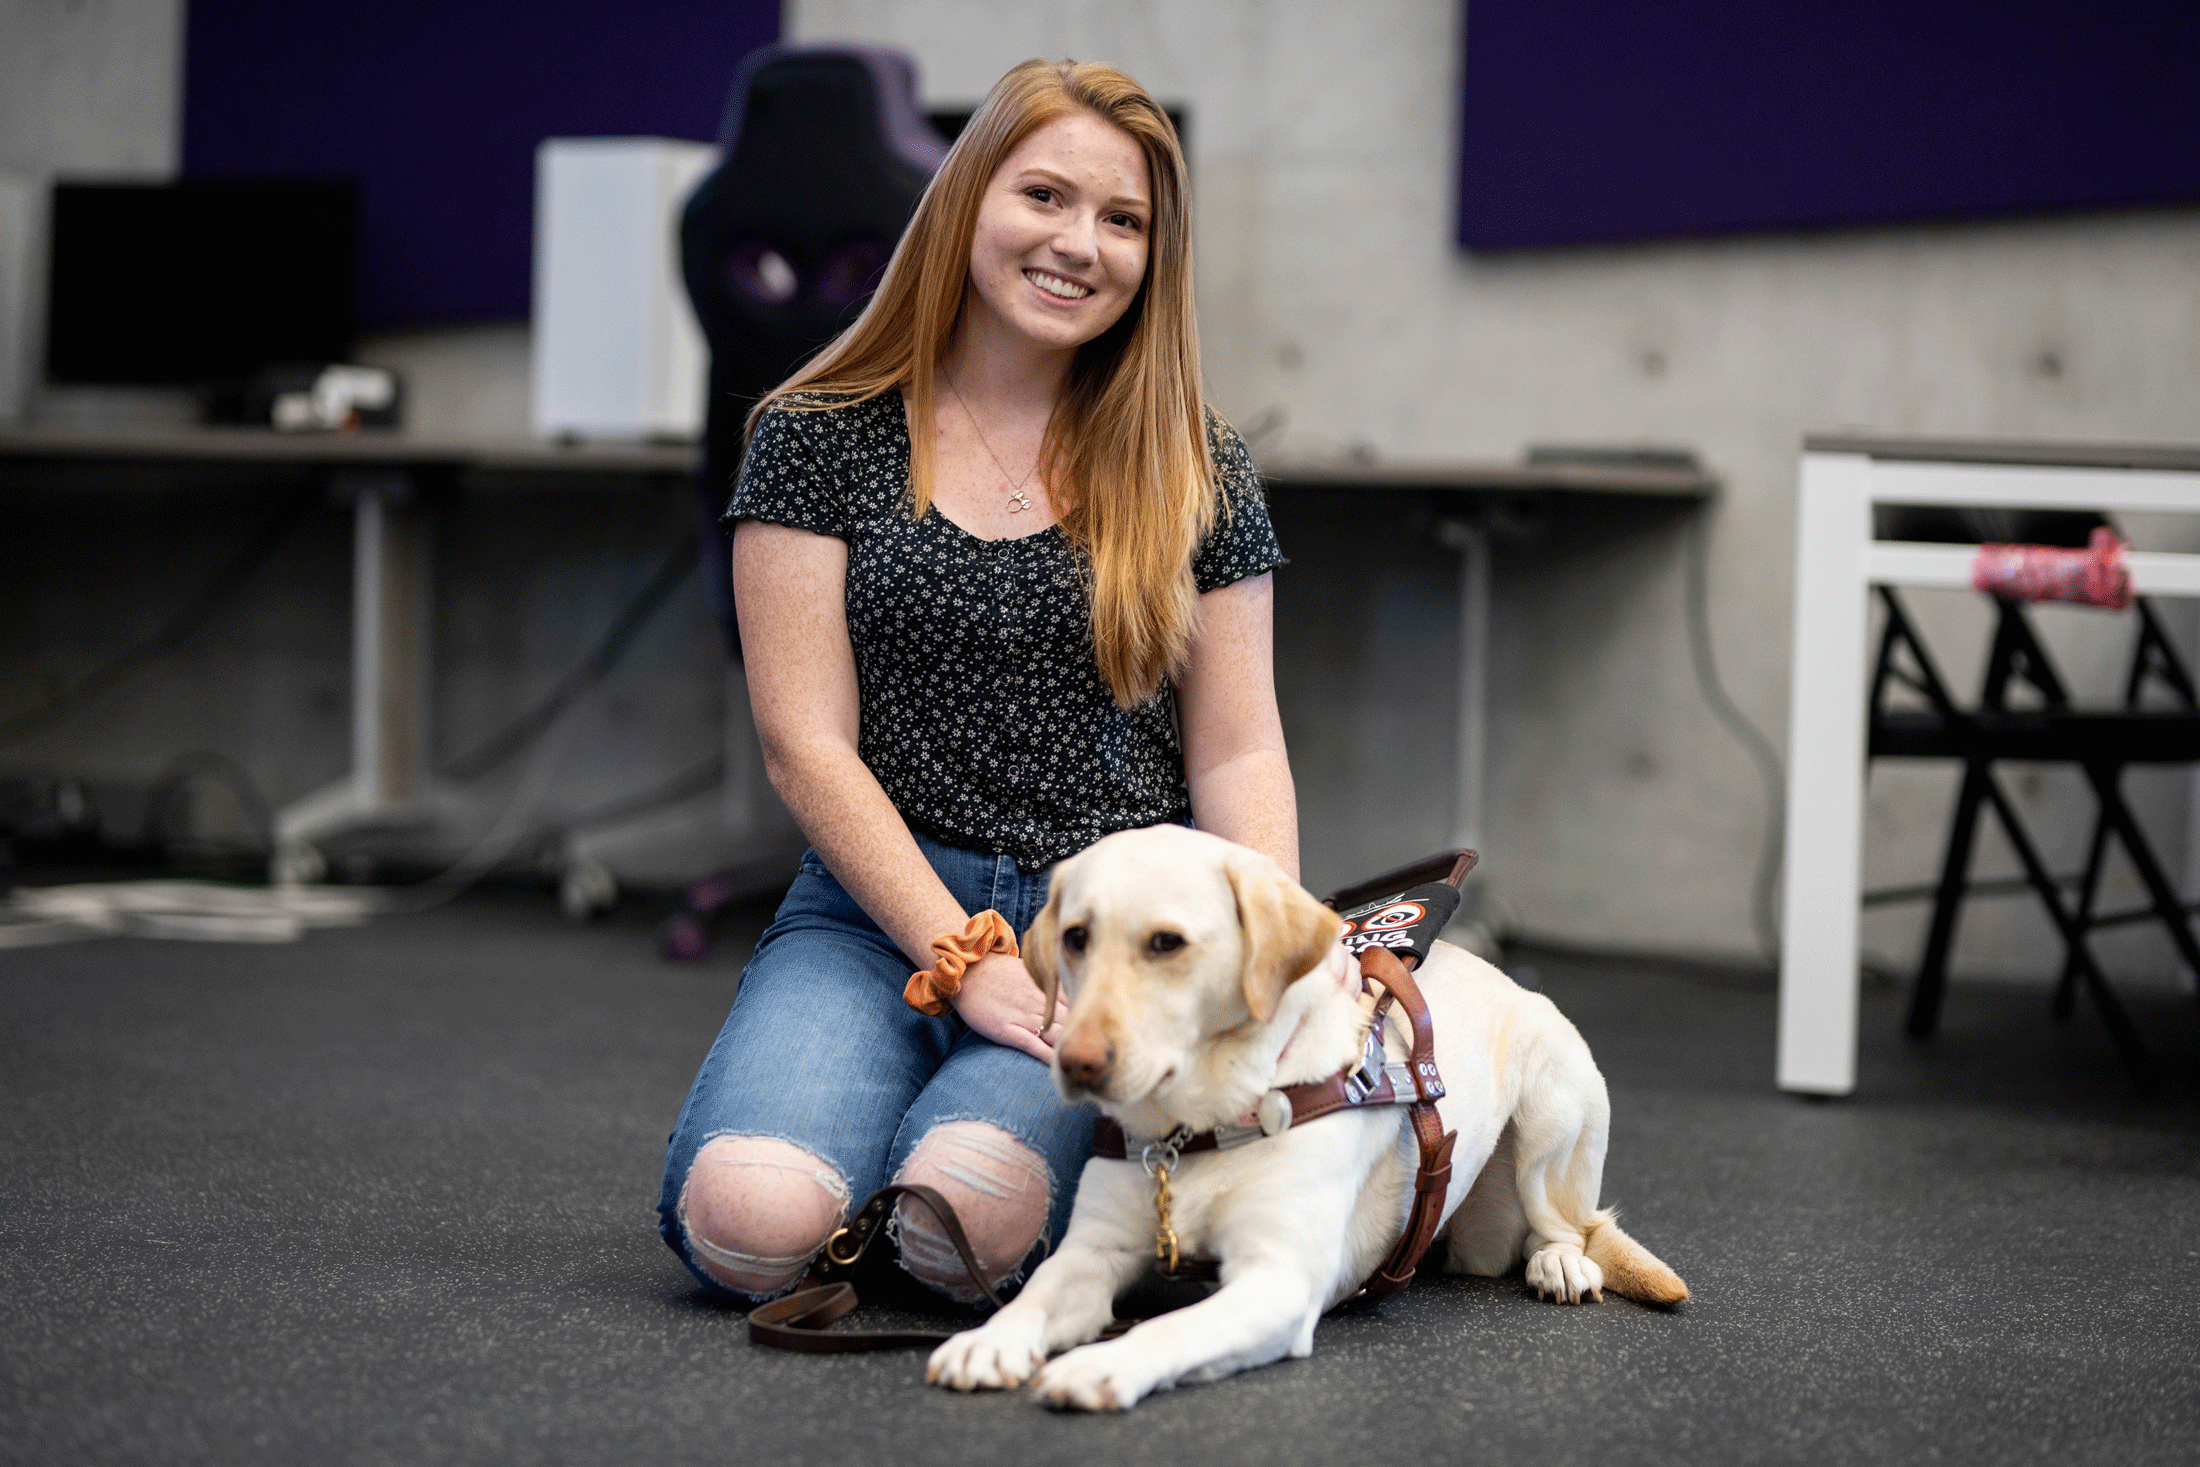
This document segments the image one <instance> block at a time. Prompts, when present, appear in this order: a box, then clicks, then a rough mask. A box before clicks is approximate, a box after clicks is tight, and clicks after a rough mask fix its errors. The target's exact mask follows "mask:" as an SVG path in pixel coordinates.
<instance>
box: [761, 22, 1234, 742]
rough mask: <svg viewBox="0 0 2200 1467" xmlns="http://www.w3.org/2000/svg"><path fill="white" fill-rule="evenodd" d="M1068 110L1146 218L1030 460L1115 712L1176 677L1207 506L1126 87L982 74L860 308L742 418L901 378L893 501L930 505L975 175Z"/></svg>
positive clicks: (1187, 384) (1186, 230)
mask: <svg viewBox="0 0 2200 1467" xmlns="http://www.w3.org/2000/svg"><path fill="white" fill-rule="evenodd" d="M1077 112H1089V113H1091V114H1093V115H1094V116H1096V117H1099V118H1100V119H1101V120H1102V121H1104V122H1107V123H1110V124H1112V125H1113V126H1115V127H1117V128H1119V129H1120V130H1122V131H1123V132H1124V133H1126V134H1127V135H1128V136H1129V137H1130V138H1131V139H1132V140H1133V141H1134V142H1136V143H1137V144H1138V145H1139V148H1140V150H1141V151H1142V152H1143V153H1144V154H1145V157H1146V172H1147V176H1148V178H1149V180H1150V186H1151V188H1152V190H1153V201H1152V202H1153V220H1152V224H1151V233H1150V234H1149V236H1148V248H1147V255H1146V279H1145V283H1144V285H1143V287H1142V288H1141V289H1140V291H1139V293H1138V295H1137V297H1136V298H1135V299H1134V300H1133V301H1132V302H1131V304H1130V307H1129V308H1128V309H1127V310H1125V311H1124V313H1123V316H1122V318H1121V319H1120V320H1118V321H1117V322H1116V323H1115V324H1114V325H1113V326H1111V327H1109V328H1108V329H1107V330H1106V331H1105V332H1103V333H1102V334H1101V335H1099V336H1098V337H1096V338H1094V339H1093V340H1091V341H1089V342H1087V343H1085V344H1084V345H1083V346H1082V347H1080V348H1078V351H1077V357H1076V360H1075V362H1074V363H1073V364H1072V366H1071V368H1070V373H1069V378H1068V381H1067V383H1066V384H1065V387H1064V392H1063V397H1062V401H1061V402H1060V403H1059V404H1058V405H1057V406H1056V408H1055V412H1054V417H1053V419H1052V420H1051V421H1050V422H1049V423H1048V424H1047V431H1046V437H1045V439H1044V440H1043V442H1042V444H1041V446H1040V451H1039V462H1040V464H1041V465H1042V466H1043V467H1044V470H1045V473H1046V476H1047V479H1046V481H1047V485H1048V488H1049V490H1050V491H1051V493H1052V494H1053V496H1054V499H1055V503H1056V504H1057V505H1059V506H1061V507H1062V514H1061V525H1062V530H1063V533H1064V534H1066V535H1067V536H1068V537H1069V540H1070V543H1071V544H1072V545H1073V546H1075V547H1076V548H1077V550H1078V551H1080V552H1081V554H1082V558H1083V561H1084V565H1085V581H1086V585H1085V594H1086V597H1087V600H1088V602H1089V604H1090V607H1091V612H1092V641H1093V656H1094V659H1095V660H1096V661H1097V663H1098V664H1099V668H1100V673H1101V676H1103V677H1104V678H1106V679H1107V682H1108V687H1109V689H1110V690H1111V691H1112V692H1113V693H1114V694H1115V701H1116V703H1117V704H1118V705H1120V706H1122V707H1124V708H1130V707H1133V706H1135V705H1137V704H1139V703H1142V702H1144V701H1145V700H1146V699H1148V698H1150V697H1152V696H1153V694H1154V692H1155V691H1156V689H1158V688H1159V687H1160V684H1161V680H1162V678H1164V677H1165V676H1168V675H1169V674H1171V673H1174V672H1178V671H1181V670H1182V668H1183V666H1184V661H1185V658H1186V657H1187V656H1188V655H1189V653H1190V651H1191V645H1192V639H1193V636H1194V635H1195V633H1196V632H1197V630H1198V620H1199V598H1198V594H1197V591H1196V590H1195V588H1194V586H1193V583H1192V569H1191V557H1192V552H1193V551H1194V550H1195V549H1196V548H1197V546H1198V544H1199V542H1200V540H1201V539H1202V538H1203V537H1204V536H1205V535H1206V534H1207V533H1208V531H1209V530H1211V529H1212V528H1213V527H1214V515H1215V506H1214V501H1215V468H1214V462H1213V460H1212V458H1211V457H1210V456H1209V454H1208V450H1207V422H1206V419H1207V407H1206V402H1205V399H1204V397H1203V396H1202V394H1201V392H1200V380H1199V332H1198V326H1197V322H1196V320H1195V318H1194V316H1193V310H1192V231H1191V210H1190V198H1189V188H1188V186H1187V180H1186V171H1185V167H1184V152H1183V149H1182V148H1181V147H1180V146H1179V145H1178V143H1177V137H1176V129H1175V127H1174V126H1172V125H1171V124H1170V122H1169V118H1168V114H1167V113H1165V112H1163V111H1162V110H1161V106H1160V104H1159V103H1157V102H1155V101H1154V99H1153V98H1152V97H1151V96H1150V95H1148V94H1147V92H1146V90H1145V88H1143V87H1141V86H1140V85H1139V84H1138V83H1137V82H1135V81H1133V80H1131V79H1130V78H1129V77H1128V76H1125V75H1124V74H1123V73H1122V72H1120V71H1117V70H1116V69H1115V68H1114V67H1112V66H1103V65H1100V64H1098V63H1095V62H1083V63H1078V62H1069V61H1064V62H1049V61H1037V60H1034V61H1026V62H1024V63H1023V64H1022V65H1020V66H1017V67H1015V68H1014V69H1012V70H1011V71H1010V72H1009V73H1008V74H1007V75H1006V76H1004V77H1002V78H1001V79H1000V81H998V82H997V83H995V84H994V87H993V90H992V91H991V92H990V93H989V94H988V95H987V96H986V99H985V103H984V105H983V106H981V107H980V108H979V109H978V111H977V113H976V115H974V116H973V117H972V118H971V119H970V123H969V126H967V127H966V128H965V129H964V130H963V134H962V136H961V137H960V138H959V139H958V140H957V141H956V143H955V146H954V148H953V149H952V150H951V151H950V152H949V153H948V155H947V161H946V162H945V163H943V164H941V165H940V171H939V173H938V174H937V175H936V176H935V177H934V178H933V180H932V182H931V184H930V186H928V187H927V188H926V189H925V191H924V197H923V198H922V199H920V200H919V201H918V203H917V209H916V213H915V215H914V216H913V217H912V218H911V219H910V221H909V228H908V230H907V231H906V232H905V233H904V234H903V235H902V239H901V243H900V244H899V245H897V246H896V247H895V250H894V254H893V258H892V259H891V260H890V261H889V262H888V263H887V266H886V274H885V276H884V278H883V279H881V281H880V282H879V287H878V291H877V293H876V294H875V295H873V296H872V298H871V302H870V304H869V305H868V306H866V307H865V308H864V310H863V314H862V315H861V316H859V317H858V318H857V319H856V322H855V324H854V325H852V326H850V327H849V328H848V329H847V330H846V331H844V332H842V333H841V334H840V336H839V337H837V338H836V339H835V340H834V341H832V342H831V343H830V344H829V345H827V346H826V347H825V349H824V350H823V351H820V352H819V353H818V354H817V355H816V356H815V357H813V358H812V359H811V360H810V362H809V363H808V364H807V365H805V366H804V367H803V368H802V369H801V370H800V371H798V372H796V373H795V374H794V375H793V376H792V377H790V378H788V379H787V380H786V381H785V382H783V383H781V384H780V385H779V386H778V387H776V388H774V389H772V391H771V392H769V393H767V394H766V395H765V396H764V398H763V399H762V401H760V402H759V403H758V404H757V405H756V408H755V410H754V411H753V412H752V413H751V414H750V416H749V428H750V431H751V432H753V431H754V430H755V425H756V421H757V418H758V417H759V416H761V415H762V413H763V412H764V410H765V409H766V408H769V407H771V406H773V405H774V404H777V405H779V406H782V407H787V408H794V409H798V410H814V409H817V408H823V407H830V406H835V405H839V404H843V403H848V402H860V401H863V400H864V399H867V398H872V397H876V396H878V395H880V394H881V393H885V392H889V391H892V390H894V389H896V388H904V387H905V388H906V389H907V390H908V398H909V416H910V433H909V494H910V512H911V514H912V515H915V516H918V517H921V516H922V515H923V514H924V512H925V510H926V508H927V507H928V506H929V505H930V504H931V502H932V440H933V435H934V424H935V422H936V402H935V396H934V382H935V379H936V377H937V374H938V370H939V364H940V362H941V360H942V359H943V358H944V357H945V356H946V354H947V350H948V347H949V345H950V344H951V343H952V342H953V340H954V335H955V329H956V327H957V325H958V324H959V323H960V322H961V319H962V312H963V306H964V300H965V297H966V296H967V294H968V292H969V289H970V250H971V242H972V240H973V238H974V236H975V234H976V232H977V226H978V208H979V205H980V203H981V202H982V200H983V199H984V196H985V190H986V186H987V185H988V184H989V183H991V182H992V180H993V175H994V174H995V173H997V172H998V171H999V170H1000V167H1001V164H1002V163H1003V162H1004V161H1005V160H1006V159H1007V157H1008V155H1009V154H1010V153H1012V152H1014V151H1015V150H1016V148H1017V147H1018V145H1020V144H1021V143H1022V142H1023V140H1024V139H1025V138H1027V137H1029V136H1030V135H1031V134H1032V133H1033V132H1035V131H1037V130H1038V129H1039V128H1041V127H1044V126H1046V125H1047V124H1048V123H1050V122H1053V121H1055V120H1057V119H1058V118H1062V117H1067V116H1070V115H1072V114H1073V113H1077ZM790 394H799V395H797V396H795V397H793V398H792V399H791V400H790V399H789V395H790ZM810 394H818V396H814V397H813V396H811V395H810Z"/></svg>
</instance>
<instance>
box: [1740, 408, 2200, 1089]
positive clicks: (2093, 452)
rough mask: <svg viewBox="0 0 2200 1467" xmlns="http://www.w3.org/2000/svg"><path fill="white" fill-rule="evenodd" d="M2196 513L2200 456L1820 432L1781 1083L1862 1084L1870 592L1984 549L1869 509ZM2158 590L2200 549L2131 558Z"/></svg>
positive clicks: (1791, 844)
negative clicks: (1878, 529) (1932, 536)
mask: <svg viewBox="0 0 2200 1467" xmlns="http://www.w3.org/2000/svg"><path fill="white" fill-rule="evenodd" d="M1877 504H1935V505H1964V506H1986V507H1993V508H2003V509H2019V508H2022V509H2081V510H2098V511H2103V512H2108V513H2115V512H2118V511H2125V512H2135V513H2137V512H2151V513H2164V512H2170V513H2189V514H2200V448H2165V447H2139V448H2119V447H2114V446H2105V445H2087V446H2076V445H2067V444H2026V443H2000V444H1994V443H1958V442H1924V441H1903V440H1897V439H1883V438H1862V437H1813V438H1810V439H1808V440H1806V442H1805V444H1804V452H1803V461H1802V492H1801V501H1800V504H1799V506H1798V509H1797V514H1796V546H1795V633H1794V636H1795V642H1794V648H1795V652H1794V662H1793V664H1792V665H1793V669H1794V671H1793V674H1792V676H1793V686H1792V688H1791V690H1790V699H1789V716H1788V798H1787V864H1786V904H1785V915H1784V920H1783V923H1782V936H1781V944H1780V948H1781V959H1780V1018H1779V1052H1778V1061H1777V1077H1778V1082H1779V1085H1780V1088H1781V1089H1783V1090H1794V1091H1801V1092H1806V1093H1812V1094H1819V1095H1846V1094H1848V1093H1849V1092H1851V1091H1852V1090H1854V1089H1855V1088H1856V1013H1857V977H1858V974H1857V917H1858V908H1859V899H1860V898H1861V896H1862V891H1861V885H1862V864H1863V827H1864V760H1865V733H1866V729H1865V724H1866V719H1867V716H1868V710H1867V708H1866V698H1867V689H1866V686H1865V681H1866V658H1867V655H1868V648H1867V645H1866V642H1867V635H1868V631H1869V627H1868V616H1867V605H1866V602H1867V598H1868V596H1869V588H1870V587H1871V586H1874V585H1891V586H1932V587H1943V588H1945V587H1956V588H1967V587H1968V586H1969V585H1970V584H1971V563H1972V560H1973V559H1974V558H1975V557H1976V555H1977V552H1978V547H1977V546H1975V545H1919V544H1908V543H1898V542H1893V541H1875V540H1874V539H1873V538H1872V506H1874V505H1877ZM2129 564H2130V567H2131V574H2132V580H2133V582H2134V584H2135V585H2136V587H2137V589H2138V590H2139V591H2140V593H2142V594H2144V595H2150V596H2200V555H2172V554H2161V553H2156V554H2143V553H2137V552H2134V553H2133V554H2131V556H2130V557H2129Z"/></svg>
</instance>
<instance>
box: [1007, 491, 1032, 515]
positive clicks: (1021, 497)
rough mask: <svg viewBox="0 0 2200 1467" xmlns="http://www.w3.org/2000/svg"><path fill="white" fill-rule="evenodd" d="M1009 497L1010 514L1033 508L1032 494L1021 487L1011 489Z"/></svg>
mask: <svg viewBox="0 0 2200 1467" xmlns="http://www.w3.org/2000/svg"><path fill="white" fill-rule="evenodd" d="M1003 487H1006V486H1003ZM1008 497H1009V501H1010V503H1009V506H1008V512H1009V513H1010V514H1022V513H1023V512H1024V511H1025V510H1027V509H1029V508H1031V496H1029V495H1028V494H1026V493H1024V491H1023V490H1021V489H1010V490H1009V491H1008Z"/></svg>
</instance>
